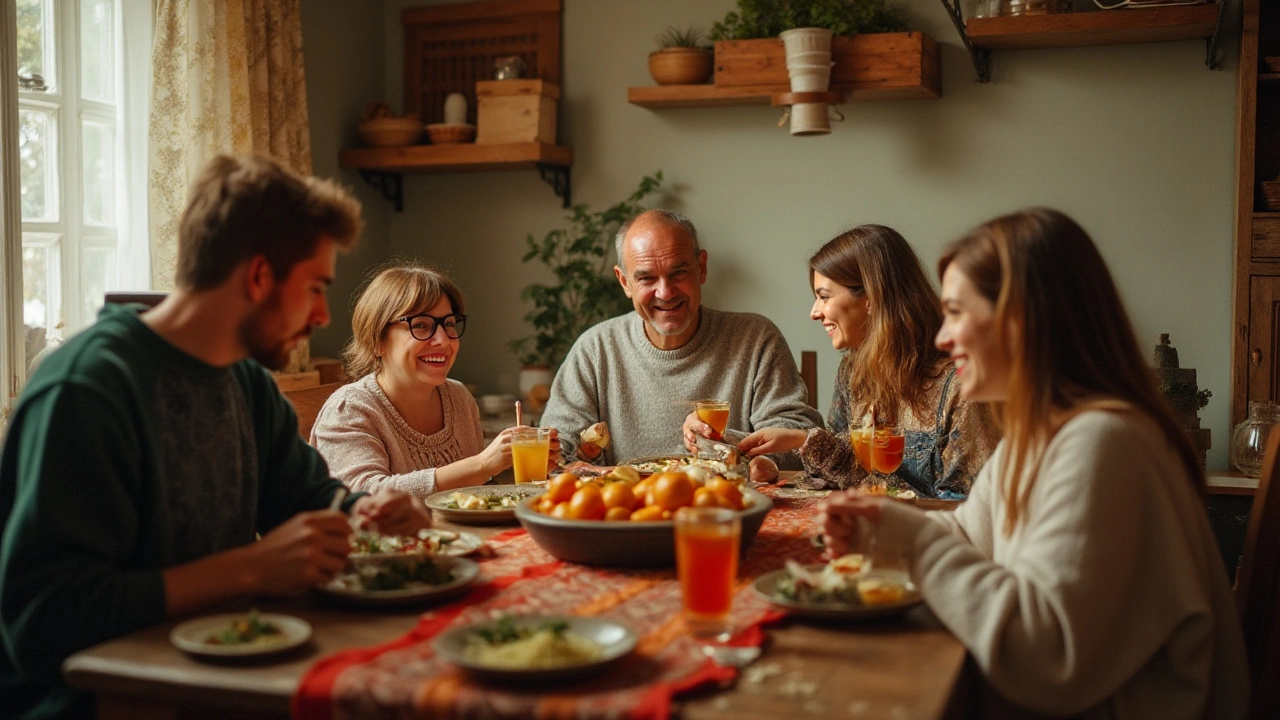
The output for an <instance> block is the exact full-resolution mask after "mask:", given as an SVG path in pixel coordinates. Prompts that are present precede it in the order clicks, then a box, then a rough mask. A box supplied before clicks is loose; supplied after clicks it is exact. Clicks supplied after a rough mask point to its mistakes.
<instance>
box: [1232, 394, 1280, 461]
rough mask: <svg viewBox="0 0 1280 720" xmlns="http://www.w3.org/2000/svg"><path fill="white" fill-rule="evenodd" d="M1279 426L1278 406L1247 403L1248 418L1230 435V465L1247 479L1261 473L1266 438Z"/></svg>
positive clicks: (1279, 407)
mask: <svg viewBox="0 0 1280 720" xmlns="http://www.w3.org/2000/svg"><path fill="white" fill-rule="evenodd" d="M1277 425H1280V405H1277V404H1275V403H1272V402H1264V401H1260V400H1251V401H1249V417H1248V418H1247V419H1246V420H1245V421H1244V422H1242V423H1240V424H1239V425H1237V426H1236V429H1235V431H1234V432H1232V433H1231V465H1232V467H1234V468H1235V469H1237V470H1239V471H1240V472H1242V473H1244V474H1245V475H1248V476H1249V477H1258V475H1259V474H1260V473H1261V472H1262V456H1263V454H1264V453H1265V452H1266V451H1267V436H1269V435H1270V434H1271V429H1272V428H1274V427H1276V426H1277Z"/></svg>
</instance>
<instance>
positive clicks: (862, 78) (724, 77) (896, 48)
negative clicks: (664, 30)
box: [715, 32, 942, 99]
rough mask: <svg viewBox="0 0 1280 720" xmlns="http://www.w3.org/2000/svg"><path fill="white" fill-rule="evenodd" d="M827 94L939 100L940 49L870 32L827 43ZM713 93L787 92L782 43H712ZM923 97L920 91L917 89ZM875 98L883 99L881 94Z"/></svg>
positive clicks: (914, 37)
mask: <svg viewBox="0 0 1280 720" xmlns="http://www.w3.org/2000/svg"><path fill="white" fill-rule="evenodd" d="M831 61H832V62H834V63H835V66H834V67H832V68H831V89H832V90H837V91H842V92H852V93H853V96H854V98H855V99H857V98H858V94H859V91H863V92H866V91H874V90H877V89H879V88H886V89H888V88H894V89H896V88H902V87H906V88H913V89H912V90H910V91H904V92H903V99H909V98H913V97H935V98H936V97H938V96H939V95H941V94H942V82H941V77H940V72H939V69H938V46H937V45H936V44H935V43H934V42H933V38H930V37H929V36H928V35H925V34H923V33H918V32H909V33H871V34H867V35H854V36H853V37H842V36H836V37H833V38H831ZM715 64H716V73H715V84H716V87H717V88H740V89H752V90H756V91H758V92H761V93H766V94H768V93H784V92H790V90H791V80H790V78H789V76H788V75H787V57H786V52H785V51H784V50H783V48H782V41H781V40H777V39H774V38H764V39H759V40H721V41H720V42H717V43H716V63H715ZM922 87H923V88H924V89H925V92H924V93H921V92H920V89H921V88H922ZM878 99H885V96H884V95H881V96H879V97H878Z"/></svg>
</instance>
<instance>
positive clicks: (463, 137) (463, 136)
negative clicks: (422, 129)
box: [427, 123, 476, 145]
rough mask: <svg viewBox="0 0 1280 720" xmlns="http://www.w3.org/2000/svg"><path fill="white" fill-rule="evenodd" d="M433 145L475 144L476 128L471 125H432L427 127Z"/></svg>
mask: <svg viewBox="0 0 1280 720" xmlns="http://www.w3.org/2000/svg"><path fill="white" fill-rule="evenodd" d="M427 137H429V138H431V144H432V145H455V144H457V143H469V142H474V141H475V139H476V126H475V125H471V124H469V123H468V124H456V123H455V124H450V123H432V124H430V125H428V126H427Z"/></svg>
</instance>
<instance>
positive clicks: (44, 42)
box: [10, 0, 151, 360]
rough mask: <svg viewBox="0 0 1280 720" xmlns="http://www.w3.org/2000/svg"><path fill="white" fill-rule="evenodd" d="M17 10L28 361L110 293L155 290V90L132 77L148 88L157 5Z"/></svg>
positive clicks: (79, 0)
mask: <svg viewBox="0 0 1280 720" xmlns="http://www.w3.org/2000/svg"><path fill="white" fill-rule="evenodd" d="M16 6H17V8H16V9H17V26H16V28H17V48H16V50H17V59H18V64H17V66H18V153H19V166H20V176H21V205H22V270H21V282H22V319H23V323H24V325H25V326H26V337H27V352H28V360H30V358H31V356H33V355H34V354H35V353H36V352H38V351H39V349H40V348H41V347H43V346H44V345H45V343H46V342H58V341H61V340H62V339H64V338H65V337H66V336H68V335H69V334H71V333H74V332H76V331H78V330H80V329H82V328H84V327H86V326H88V325H89V324H91V323H92V322H93V320H94V318H95V317H96V316H97V312H98V310H99V309H100V308H101V307H102V301H103V295H104V293H105V292H106V291H108V290H117V289H131V290H145V289H148V288H149V287H150V280H149V277H148V276H149V267H148V263H147V258H148V257H149V253H148V243H147V237H146V217H145V207H146V204H145V197H144V194H145V189H146V185H145V172H146V160H147V157H146V134H145V128H146V108H147V102H148V97H147V94H148V92H149V83H146V82H144V83H141V84H140V83H138V82H137V75H138V73H139V71H141V74H142V77H144V78H148V79H149V78H150V70H149V64H150V63H149V58H150V48H149V43H150V13H151V7H150V6H151V3H150V0H16ZM139 45H141V47H139ZM140 63H142V64H145V65H146V66H147V67H145V68H140V67H137V66H138V65H139V64H140ZM131 78H132V79H131ZM139 180H141V182H140V181H139ZM10 277H11V278H12V277H13V272H12V270H11V271H10Z"/></svg>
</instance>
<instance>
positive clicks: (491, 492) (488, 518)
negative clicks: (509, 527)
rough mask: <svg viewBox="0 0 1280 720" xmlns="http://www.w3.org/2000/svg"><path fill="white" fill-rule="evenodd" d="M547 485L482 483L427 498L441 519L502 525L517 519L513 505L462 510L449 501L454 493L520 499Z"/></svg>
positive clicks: (427, 503)
mask: <svg viewBox="0 0 1280 720" xmlns="http://www.w3.org/2000/svg"><path fill="white" fill-rule="evenodd" d="M546 491H547V489H546V488H545V487H540V486H536V485H531V484H528V483H526V484H524V485H480V486H478V487H470V488H460V489H458V490H444V491H442V492H438V493H435V494H432V495H428V496H427V499H426V500H425V502H426V505H427V507H429V508H431V512H432V513H433V514H434V515H435V516H436V517H438V518H440V519H441V520H448V521H449V522H456V523H462V524H464V525H501V524H503V523H512V524H514V523H515V521H516V510H515V508H513V507H509V508H501V509H496V510H461V509H459V508H451V507H449V506H448V502H449V500H450V498H451V497H452V495H453V494H454V493H465V494H468V495H478V496H480V497H503V496H514V497H516V498H517V499H519V500H523V499H524V498H527V497H532V496H534V495H541V494H542V493H544V492H546Z"/></svg>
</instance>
